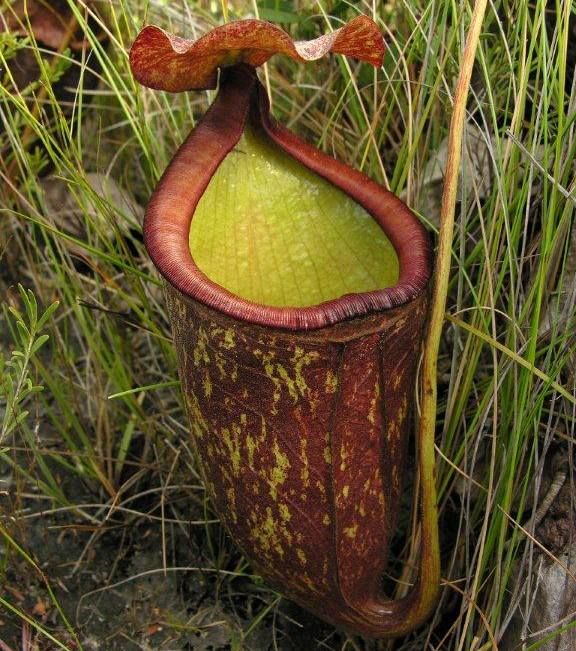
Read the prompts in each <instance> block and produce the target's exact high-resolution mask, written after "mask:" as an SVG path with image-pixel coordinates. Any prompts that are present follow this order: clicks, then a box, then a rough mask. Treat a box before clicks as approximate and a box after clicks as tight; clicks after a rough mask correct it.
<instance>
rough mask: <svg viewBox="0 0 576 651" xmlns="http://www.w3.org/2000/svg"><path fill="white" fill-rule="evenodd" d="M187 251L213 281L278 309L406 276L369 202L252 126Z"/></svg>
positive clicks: (212, 191)
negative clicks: (321, 174) (353, 195)
mask: <svg viewBox="0 0 576 651" xmlns="http://www.w3.org/2000/svg"><path fill="white" fill-rule="evenodd" d="M190 252H191V254H192V258H193V259H194V262H195V263H196V265H197V266H198V267H199V269H200V270H201V271H202V272H204V274H206V276H208V278H210V279H211V280H212V281H213V282H215V283H217V284H218V285H221V286H222V287H224V288H225V289H227V290H228V291H230V292H232V293H233V294H236V295H237V296H239V297H241V298H244V299H247V300H250V301H254V302H255V303H259V304H262V305H269V306H275V307H307V306H310V305H317V304H318V303H322V302H324V301H329V300H332V299H336V298H339V297H340V296H343V295H344V294H351V293H358V292H368V291H372V290H376V289H383V288H385V287H389V286H391V285H395V284H396V282H397V281H398V274H399V266H398V256H397V255H396V252H395V250H394V248H393V246H392V244H391V243H390V241H389V240H388V238H387V237H386V235H385V234H384V232H383V231H382V229H381V228H380V226H379V225H378V223H377V222H376V221H375V220H374V218H373V217H372V216H371V215H370V214H368V213H367V212H366V210H364V208H362V207H361V206H360V205H358V204H357V203H356V202H355V201H354V200H353V199H351V198H350V197H349V196H348V195H347V194H345V193H344V192H342V190H339V189H338V188H336V187H335V186H334V185H332V184H331V183H329V182H328V181H326V180H324V179H322V178H321V177H319V176H317V175H316V174H314V173H313V172H311V171H310V170H309V169H308V168H306V167H304V166H303V165H301V164H300V163H298V162H297V161H296V160H294V159H293V158H292V157H290V156H289V155H288V154H286V153H285V152H283V151H282V150H281V149H280V148H279V147H277V146H276V145H275V144H274V143H272V142H271V141H269V140H267V139H265V136H262V135H260V134H258V133H256V132H255V131H253V130H252V129H250V128H247V129H246V131H245V133H244V135H243V136H242V138H241V140H240V141H239V142H238V144H237V145H236V147H235V148H234V149H233V150H232V151H231V152H230V153H229V154H228V156H226V158H225V159H224V160H223V161H222V163H221V165H220V167H219V168H218V170H217V171H216V173H215V174H214V176H213V177H212V179H211V181H210V183H209V184H208V187H207V188H206V191H205V192H204V194H203V196H202V198H201V199H200V201H199V203H198V206H197V207H196V211H195V213H194V217H193V219H192V225H191V228H190Z"/></svg>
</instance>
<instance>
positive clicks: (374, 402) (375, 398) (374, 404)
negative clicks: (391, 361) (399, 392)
mask: <svg viewBox="0 0 576 651" xmlns="http://www.w3.org/2000/svg"><path fill="white" fill-rule="evenodd" d="M379 402H380V379H379V378H376V382H375V383H374V392H373V393H372V399H371V400H370V407H369V408H368V420H369V421H370V423H372V425H374V423H375V422H376V413H377V411H378V405H379Z"/></svg>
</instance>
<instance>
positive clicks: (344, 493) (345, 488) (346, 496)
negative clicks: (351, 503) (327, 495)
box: [342, 486, 350, 499]
mask: <svg viewBox="0 0 576 651" xmlns="http://www.w3.org/2000/svg"><path fill="white" fill-rule="evenodd" d="M349 493H350V486H344V488H343V489H342V495H343V496H344V497H345V498H346V499H347V498H348V494H349Z"/></svg>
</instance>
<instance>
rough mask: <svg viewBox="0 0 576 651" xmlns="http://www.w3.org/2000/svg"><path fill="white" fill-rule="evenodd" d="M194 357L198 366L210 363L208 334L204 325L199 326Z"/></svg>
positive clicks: (193, 352) (195, 364)
mask: <svg viewBox="0 0 576 651" xmlns="http://www.w3.org/2000/svg"><path fill="white" fill-rule="evenodd" d="M192 357H193V359H194V366H196V367H199V366H200V365H202V364H204V365H208V364H210V356H209V355H208V335H207V334H206V330H204V328H203V327H202V326H200V327H199V328H198V339H197V340H196V345H195V346H194V350H193V351H192Z"/></svg>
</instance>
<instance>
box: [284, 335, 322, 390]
mask: <svg viewBox="0 0 576 651" xmlns="http://www.w3.org/2000/svg"><path fill="white" fill-rule="evenodd" d="M319 356H320V355H319V354H318V353H317V352H315V351H312V352H310V353H306V352H305V351H304V349H303V348H300V346H296V348H295V350H294V355H293V356H292V358H291V359H290V361H291V362H292V364H293V365H294V382H295V384H296V386H297V388H298V391H299V392H300V395H301V396H305V395H306V393H307V392H308V385H307V384H306V380H305V379H304V376H303V375H302V370H303V369H304V367H305V366H309V365H310V364H312V362H314V361H315V360H317V359H318V357H319Z"/></svg>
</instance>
